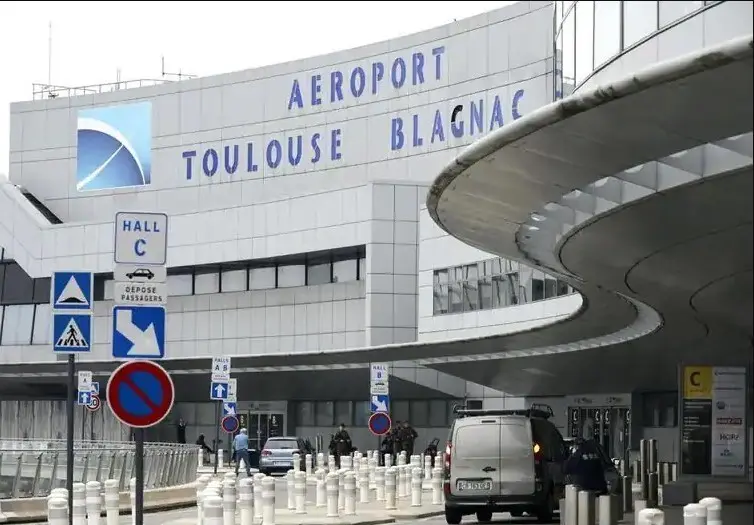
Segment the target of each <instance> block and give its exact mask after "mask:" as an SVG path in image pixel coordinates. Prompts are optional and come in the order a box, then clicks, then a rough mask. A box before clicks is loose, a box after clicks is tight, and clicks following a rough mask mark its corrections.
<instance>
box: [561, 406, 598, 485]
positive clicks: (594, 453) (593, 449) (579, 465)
mask: <svg viewBox="0 0 754 525" xmlns="http://www.w3.org/2000/svg"><path fill="white" fill-rule="evenodd" d="M593 429H594V422H593V421H589V420H587V421H586V422H585V423H584V428H583V432H582V437H581V439H579V440H578V441H577V442H576V450H575V451H574V452H573V454H571V456H570V457H569V458H568V460H567V461H566V464H565V474H566V475H567V476H569V477H570V478H571V481H572V482H573V484H575V485H577V486H578V487H580V488H581V489H582V490H588V491H591V492H596V493H597V494H607V481H606V480H605V467H604V465H603V464H602V457H601V456H600V451H599V448H598V446H597V443H596V442H595V441H594V430H593Z"/></svg>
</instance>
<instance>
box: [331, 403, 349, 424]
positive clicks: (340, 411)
mask: <svg viewBox="0 0 754 525" xmlns="http://www.w3.org/2000/svg"><path fill="white" fill-rule="evenodd" d="M352 419H353V415H352V407H351V402H350V401H336V402H335V424H336V425H340V424H341V423H345V424H346V426H349V427H350V426H351V423H352Z"/></svg>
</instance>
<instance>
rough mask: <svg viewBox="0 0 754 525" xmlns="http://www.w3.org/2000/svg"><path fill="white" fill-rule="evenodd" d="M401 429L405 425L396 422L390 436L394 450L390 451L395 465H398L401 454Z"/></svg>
mask: <svg viewBox="0 0 754 525" xmlns="http://www.w3.org/2000/svg"><path fill="white" fill-rule="evenodd" d="M401 428H403V423H402V422H400V421H396V422H395V423H394V424H393V426H392V428H391V429H390V433H389V434H388V436H389V437H390V443H391V444H392V445H393V450H391V451H390V453H391V454H393V465H397V464H398V456H399V455H400V453H401V435H400V434H401Z"/></svg>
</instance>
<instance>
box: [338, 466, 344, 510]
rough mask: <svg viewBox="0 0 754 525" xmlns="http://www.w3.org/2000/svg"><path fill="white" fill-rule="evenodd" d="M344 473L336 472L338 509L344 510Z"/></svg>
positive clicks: (341, 471)
mask: <svg viewBox="0 0 754 525" xmlns="http://www.w3.org/2000/svg"><path fill="white" fill-rule="evenodd" d="M345 482H346V471H345V470H343V469H340V470H339V471H338V509H344V508H345V506H346V487H345Z"/></svg>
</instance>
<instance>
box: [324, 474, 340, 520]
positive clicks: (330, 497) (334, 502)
mask: <svg viewBox="0 0 754 525" xmlns="http://www.w3.org/2000/svg"><path fill="white" fill-rule="evenodd" d="M325 483H326V485H327V517H328V518H337V517H338V492H339V491H338V488H339V484H340V476H339V475H338V474H337V473H336V472H330V473H329V474H328V475H327V477H326V478H325Z"/></svg>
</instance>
